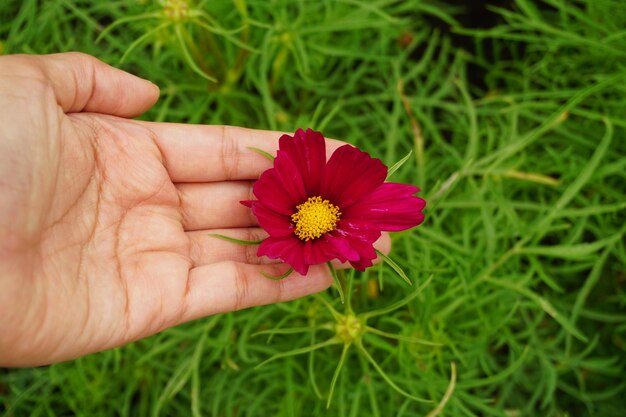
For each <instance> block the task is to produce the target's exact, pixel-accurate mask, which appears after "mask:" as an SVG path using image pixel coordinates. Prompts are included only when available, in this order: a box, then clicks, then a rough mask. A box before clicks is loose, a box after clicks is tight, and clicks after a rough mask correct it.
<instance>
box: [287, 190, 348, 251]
mask: <svg viewBox="0 0 626 417" xmlns="http://www.w3.org/2000/svg"><path fill="white" fill-rule="evenodd" d="M296 209H297V210H298V211H297V212H296V213H294V214H292V215H291V221H292V222H294V223H295V225H296V230H295V232H294V233H295V234H296V236H298V238H300V239H301V240H304V241H309V240H311V239H317V238H318V237H321V236H322V235H323V234H324V233H327V232H330V231H331V230H333V229H334V228H335V226H336V225H337V221H338V220H339V216H341V212H340V211H339V207H337V206H335V205H334V204H332V203H331V202H330V201H328V200H322V197H319V196H318V197H309V199H308V200H307V201H305V202H304V203H302V204H299V205H298V206H296Z"/></svg>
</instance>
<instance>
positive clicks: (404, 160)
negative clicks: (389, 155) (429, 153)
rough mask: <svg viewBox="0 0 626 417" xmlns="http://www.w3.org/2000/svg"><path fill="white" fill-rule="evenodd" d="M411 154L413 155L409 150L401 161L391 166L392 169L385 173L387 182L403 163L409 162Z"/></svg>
mask: <svg viewBox="0 0 626 417" xmlns="http://www.w3.org/2000/svg"><path fill="white" fill-rule="evenodd" d="M412 154H413V151H412V150H410V151H409V153H407V154H406V156H405V157H404V158H402V159H401V160H399V161H398V162H396V163H395V164H393V165H392V167H391V168H389V170H388V171H387V178H386V180H388V179H389V177H391V176H392V175H393V174H394V173H395V172H396V171H397V170H398V169H399V168H400V167H401V166H402V165H404V163H405V162H406V161H408V160H409V158H410V157H411V155H412Z"/></svg>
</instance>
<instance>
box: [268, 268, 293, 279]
mask: <svg viewBox="0 0 626 417" xmlns="http://www.w3.org/2000/svg"><path fill="white" fill-rule="evenodd" d="M292 272H293V268H289V269H288V270H287V271H286V272H285V273H284V274H281V275H278V276H276V277H275V276H272V275H270V274H268V273H266V272H263V271H261V275H263V276H264V277H265V278H267V279H271V280H272V281H280V280H281V279H285V278H287V277H288V276H289V275H291V273H292Z"/></svg>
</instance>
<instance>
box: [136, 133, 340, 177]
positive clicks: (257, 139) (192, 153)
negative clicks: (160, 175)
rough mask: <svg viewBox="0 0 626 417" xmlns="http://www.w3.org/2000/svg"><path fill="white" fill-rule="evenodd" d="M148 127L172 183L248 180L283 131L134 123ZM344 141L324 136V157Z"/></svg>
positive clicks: (275, 146) (262, 165)
mask: <svg viewBox="0 0 626 417" xmlns="http://www.w3.org/2000/svg"><path fill="white" fill-rule="evenodd" d="M138 123H141V124H142V125H144V126H145V127H147V128H148V129H150V130H151V131H152V133H153V139H154V140H155V142H156V145H157V146H158V147H159V149H160V151H161V154H162V155H163V158H164V159H165V161H164V162H165V167H166V169H167V171H168V173H169V175H170V178H171V179H172V181H173V182H213V181H230V180H252V179H257V178H258V177H259V175H261V173H262V172H263V171H265V170H266V169H268V168H270V167H271V166H272V162H271V161H270V160H269V159H268V158H265V157H264V156H262V155H260V154H259V153H257V152H255V151H254V150H252V149H251V148H258V149H261V150H263V151H265V152H267V153H269V154H271V155H276V150H277V149H278V140H279V139H280V137H281V136H282V135H284V134H285V133H284V132H276V131H271V130H256V129H247V128H243V127H235V126H221V125H216V126H208V125H189V124H179V123H160V122H138ZM344 144H345V143H344V142H341V141H337V140H333V139H326V154H327V158H328V156H330V154H332V153H333V152H334V151H335V149H337V148H338V147H340V146H341V145H344Z"/></svg>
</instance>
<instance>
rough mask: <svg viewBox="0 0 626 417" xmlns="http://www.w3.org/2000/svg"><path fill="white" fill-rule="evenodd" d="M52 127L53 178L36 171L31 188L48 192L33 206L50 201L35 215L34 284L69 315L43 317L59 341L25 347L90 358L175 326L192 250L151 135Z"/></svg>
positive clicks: (79, 118) (120, 128) (110, 124)
mask: <svg viewBox="0 0 626 417" xmlns="http://www.w3.org/2000/svg"><path fill="white" fill-rule="evenodd" d="M60 119H61V120H59V123H60V126H61V133H60V136H59V137H58V138H56V140H55V141H54V143H57V144H58V147H57V148H58V150H60V151H57V152H55V153H56V154H57V155H58V156H57V160H52V161H50V163H52V164H56V165H57V166H59V167H61V171H59V172H58V173H57V178H56V179H53V180H52V181H50V180H48V181H46V178H45V175H47V173H48V172H50V169H46V167H42V168H43V169H41V170H40V171H39V172H40V173H41V174H42V177H41V178H40V179H39V180H37V179H35V181H41V183H46V182H47V186H48V189H44V190H42V191H43V193H42V194H41V196H42V197H44V196H45V197H48V198H49V200H48V201H38V202H33V205H34V206H35V207H50V208H51V210H50V211H49V212H48V213H46V216H45V217H44V219H45V220H44V222H43V223H42V224H41V226H40V230H39V231H38V233H41V245H40V247H39V248H38V251H39V253H38V254H36V255H35V256H36V257H38V258H39V259H41V262H35V263H34V265H35V269H34V270H33V271H32V276H33V277H37V276H45V277H46V278H47V280H46V281H45V285H46V286H48V285H49V286H54V287H53V288H42V289H41V291H42V294H45V295H44V297H46V298H48V300H46V304H48V305H59V306H67V307H66V308H63V309H57V310H49V311H48V313H47V316H46V317H45V320H50V321H54V322H59V323H65V327H66V329H67V330H68V332H67V333H65V334H63V335H62V339H61V340H58V341H54V340H53V339H51V338H50V335H46V334H41V333H38V334H36V335H33V336H32V337H31V340H32V338H33V337H35V338H41V339H42V340H41V343H44V344H47V345H50V344H52V346H50V348H51V350H52V349H54V348H55V346H54V343H57V342H58V343H59V344H62V343H63V341H64V340H68V339H69V340H71V339H74V340H77V341H80V344H83V347H82V348H83V349H84V350H86V351H90V350H93V349H94V348H100V347H101V346H105V347H108V346H107V344H113V345H115V344H117V342H118V341H120V340H129V339H134V338H137V337H141V336H145V335H148V334H152V333H154V332H156V331H159V330H161V329H163V328H165V327H167V326H168V325H171V324H174V323H177V322H179V321H180V320H181V318H182V316H183V315H184V311H183V309H184V308H185V302H186V301H185V299H186V291H187V288H188V287H187V280H188V272H189V270H190V269H191V266H192V264H191V260H190V254H189V248H190V242H189V239H188V238H187V236H186V235H185V232H184V229H183V227H182V214H181V211H180V200H179V197H178V193H177V190H176V188H175V186H174V184H173V183H172V181H171V180H170V178H169V176H168V174H167V171H166V169H165V167H164V166H163V163H162V161H161V155H160V152H159V150H158V148H157V146H156V145H155V143H154V142H153V141H152V139H151V137H150V131H149V130H148V129H146V128H144V127H142V126H138V125H136V124H134V122H132V121H127V120H122V119H116V118H112V117H105V116H100V115H94V114H76V115H72V116H70V117H68V116H65V115H61V117H60ZM33 137H36V138H41V137H45V135H44V134H43V132H34V134H33ZM66 150H68V151H66ZM70 152H71V154H69V155H68V153H70ZM50 187H54V189H53V190H51V189H50ZM61 190H63V191H61ZM52 259H54V260H55V261H54V262H52V261H51V260H52ZM47 260H50V261H47ZM77 295H79V296H78V297H77ZM49 297H56V298H57V299H56V300H50V299H49ZM75 300H81V301H82V302H79V303H78V304H73V303H75Z"/></svg>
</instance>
